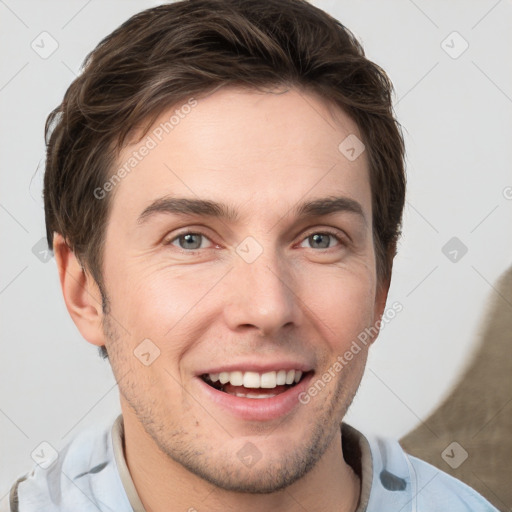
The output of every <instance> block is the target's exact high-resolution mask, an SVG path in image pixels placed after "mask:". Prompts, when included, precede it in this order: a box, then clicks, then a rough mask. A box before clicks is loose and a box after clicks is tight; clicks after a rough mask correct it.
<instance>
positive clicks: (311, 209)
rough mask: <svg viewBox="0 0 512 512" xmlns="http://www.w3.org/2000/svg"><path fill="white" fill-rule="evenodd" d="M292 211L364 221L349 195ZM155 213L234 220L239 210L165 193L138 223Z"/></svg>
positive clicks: (323, 200)
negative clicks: (349, 216) (343, 214)
mask: <svg viewBox="0 0 512 512" xmlns="http://www.w3.org/2000/svg"><path fill="white" fill-rule="evenodd" d="M291 211H292V214H293V215H295V216H296V217H298V218H299V219H302V218H310V217H321V216H324V215H331V214H334V213H339V212H347V213H354V214H356V215H359V216H361V217H362V219H363V220H364V222H365V223H367V221H366V217H365V215H364V211H363V208H362V206H361V204H360V203H358V202H357V201H356V200H354V199H351V198H349V197H333V196H330V197H323V198H319V199H314V200H311V201H306V202H303V203H300V204H298V205H296V206H295V207H294V208H292V209H291ZM157 213H166V214H177V215H188V216H204V217H212V218H218V219H222V220H225V221H229V222H233V223H235V222H237V220H238V219H239V216H238V212H237V211H236V210H235V209H234V208H232V207H231V206H229V205H226V204H223V203H217V202H215V201H210V200H207V199H194V198H190V199H189V198H184V197H169V196H166V197H161V198H159V199H156V200H155V201H153V202H152V203H151V204H150V205H149V206H148V207H146V208H145V209H144V210H143V211H142V213H141V214H140V215H139V217H138V219H137V223H138V224H143V223H145V222H147V221H148V220H149V219H150V218H151V217H153V216H154V215H156V214H157Z"/></svg>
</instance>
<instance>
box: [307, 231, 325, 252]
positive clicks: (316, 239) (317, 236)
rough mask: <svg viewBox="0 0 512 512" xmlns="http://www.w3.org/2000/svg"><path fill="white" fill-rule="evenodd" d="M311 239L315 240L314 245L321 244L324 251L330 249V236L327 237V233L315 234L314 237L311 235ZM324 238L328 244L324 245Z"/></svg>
mask: <svg viewBox="0 0 512 512" xmlns="http://www.w3.org/2000/svg"><path fill="white" fill-rule="evenodd" d="M310 238H312V239H313V244H317V243H320V245H321V246H322V249H326V248H328V247H329V235H326V234H325V233H315V234H314V235H311V237H310ZM322 238H323V239H324V241H325V242H327V243H324V244H322V243H321V241H322Z"/></svg>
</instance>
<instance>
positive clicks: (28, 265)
mask: <svg viewBox="0 0 512 512" xmlns="http://www.w3.org/2000/svg"><path fill="white" fill-rule="evenodd" d="M157 3H159V2H148V1H142V0H139V1H134V0H132V1H127V0H123V1H109V2H106V1H104V2H100V1H98V0H92V1H88V2H87V1H75V0H72V1H67V2H63V1H62V2H56V1H45V2H37V1H35V0H34V1H23V0H17V1H15V0H4V1H0V41H1V48H2V54H3V55H2V61H1V68H0V112H1V117H0V119H1V134H0V140H1V144H2V146H1V147H2V151H1V152H0V173H1V188H0V229H1V233H2V244H1V246H0V251H1V265H0V271H1V274H0V307H1V324H0V337H1V338H0V339H1V357H0V376H1V377H0V378H1V387H0V432H1V435H0V499H1V498H2V497H3V496H4V495H5V494H6V493H7V492H8V488H9V486H10V484H11V483H12V481H13V480H14V478H15V477H17V476H19V475H21V474H23V473H25V472H27V471H28V470H29V469H30V467H31V466H32V465H33V461H32V459H31V458H30V453H31V452H32V451H33V450H34V448H36V446H38V445H39V443H40V442H42V441H47V442H49V443H50V444H51V445H52V446H54V447H55V448H56V449H57V450H59V449H60V448H61V447H63V446H64V444H65V443H66V442H67V441H68V440H69V439H70V438H71V437H72V436H73V434H74V433H76V432H77V431H79V430H81V429H83V428H86V427H87V426H88V425H91V424H93V423H95V422H98V421H104V420H110V419H113V418H114V417H115V416H117V414H118V413H119V411H120V409H119V399H118V391H117V386H116V383H115V381H114V379H113V377H112V374H111V371H110V368H109V365H108V362H106V361H103V360H101V359H100V358H99V356H98V355H97V351H96V348H95V347H93V346H92V345H89V344H88V343H87V342H85V341H84V340H83V339H82V338H81V336H80V334H79V333H78V331H77V329H76V327H75V326H74V324H73V322H72V321H71V319H70V317H69V315H68V313H67V311H66V308H65V306H64V302H63V299H62V296H61V292H60V287H59V283H58V276H57V270H56V266H55V262H54V259H53V258H52V259H51V260H50V261H49V262H47V263H43V262H42V261H40V260H39V259H38V258H37V257H36V256H35V255H34V254H33V252H32V248H33V247H34V245H35V244H37V243H38V242H39V241H40V240H41V238H42V237H43V236H44V233H45V229H44V212H43V202H42V198H41V190H42V177H43V170H44V169H43V164H44V141H43V129H44V122H45V118H46V116H47V115H48V113H49V112H50V110H51V109H53V108H54V107H55V106H56V105H57V104H58V103H59V102H60V101H61V100H62V97H63V95H64V92H65V90H66V88H67V86H68V85H69V84H70V82H71V81H72V80H73V78H74V77H75V75H76V74H77V73H78V72H79V68H80V64H81V62H82V61H83V59H84V57H85V55H86V54H87V53H88V52H89V51H90V50H92V49H93V48H94V46H95V45H96V44H97V43H98V42H99V41H100V39H101V38H103V37H104V36H105V35H107V34H108V33H109V32H111V31H112V30H113V29H114V28H116V27H117V26H118V25H119V24H120V23H122V22H123V21H125V20H126V19H127V18H128V17H129V16H131V15H132V14H134V13H136V12H138V11H140V10H142V9H144V8H147V7H151V6H153V5H156V4H157ZM314 3H315V5H317V6H319V7H321V8H323V9H325V10H327V11H328V12H330V13H331V14H333V15H334V16H336V17H337V18H338V19H340V21H341V22H342V23H343V24H345V25H346V26H347V27H348V28H350V29H351V30H352V31H353V32H354V33H355V34H356V36H357V37H358V38H359V39H360V40H361V42H362V43H363V45H364V47H365V50H366V53H367V55H368V56H369V58H370V59H372V60H374V61H375V62H377V63H378V64H380V65H381V66H382V67H383V68H384V69H385V70H386V71H387V72H388V74H389V76H390V78H391V79H392V81H393V83H394V85H395V88H396V97H395V104H396V112H397V116H398V118H399V120H400V122H401V124H402V125H403V127H404V133H405V137H406V145H407V153H408V196H407V206H406V210H405V222H404V236H403V239H402V241H401V243H400V247H399V255H398V257H397V259H396V262H395V268H394V278H393V284H392V287H391V292H390V297H389V305H391V304H392V303H393V302H394V301H399V302H400V303H401V304H402V305H403V311H402V312H401V313H400V314H399V315H398V316H397V317H396V318H395V319H394V320H393V321H392V322H391V323H390V324H389V325H387V326H386V328H385V329H384V331H383V332H382V334H381V336H380V338H379V339H378V341H377V342H376V344H375V345H374V346H373V348H372V349H371V355H370V359H369V363H368V368H367V371H366V375H365V377H364V380H363V384H362V387H361V389H360V392H359V394H358V395H357V397H356V399H355V402H354V404H353V406H352V408H351V410H350V411H349V416H348V417H347V421H348V422H349V423H352V424H353V425H354V426H356V427H357V428H360V429H361V430H363V431H365V432H370V433H373V432H378V433H380V434H382V435H386V436H392V437H400V436H402V435H404V434H405V433H407V432H408V431H409V430H411V429H412V428H414V427H415V426H416V425H417V424H418V423H419V422H420V421H421V420H422V419H425V418H426V416H427V415H428V414H429V412H431V411H432V410H433V409H434V408H435V407H436V405H437V404H439V402H440V401H441V399H442V398H443V396H445V395H446V394H447V392H448V391H449V390H450V387H451V386H452V385H453V384H454V383H455V382H456V380H457V378H458V376H460V374H461V372H462V371H463V369H464V367H465V365H467V363H468V361H469V357H470V355H471V353H472V351H473V350H474V347H475V341H476V332H477V328H478V326H479V324H480V322H481V317H482V312H483V307H484V305H485V303H486V301H487V299H488V297H489V296H490V295H491V294H493V293H495V292H494V291H493V288H492V285H493V284H494V283H495V281H496V279H497V278H498V277H499V275H500V274H501V273H502V272H503V271H504V270H505V269H506V268H507V267H508V266H509V265H510V263H511V259H512V258H511V249H512V229H511V227H512V200H510V199H507V198H506V197H505V196H506V193H505V194H504V190H509V191H510V189H507V187H510V186H512V173H511V171H510V163H511V162H512V144H511V135H512V115H511V114H512V67H511V65H510V62H511V59H510V57H511V55H510V48H512V32H511V31H510V26H512V5H511V3H510V1H508V2H507V1H504V0H502V1H496V0H489V1H488V0H485V1H484V0H482V1H478V2H477V1H473V2H468V1H462V0H459V1H452V2H443V1H440V0H438V1H430V2H426V1H421V2H420V1H419V0H416V1H415V2H413V1H412V0H410V1H409V0H400V1H399V0H396V1H393V2H390V1H388V2H379V1H358V2H355V1H353V2H347V1H330V2H326V1H316V2H314ZM43 31H46V32H48V33H49V34H51V37H52V38H53V39H55V40H56V41H57V43H58V48H57V50H56V51H55V52H54V53H53V54H52V55H51V56H49V57H48V58H47V59H43V58H41V57H40V56H39V55H38V54H37V53H36V52H35V51H34V50H33V49H32V48H31V43H32V41H34V40H36V42H37V41H40V37H41V36H39V35H40V34H41V32H43ZM454 31H456V32H458V33H459V34H460V36H461V37H462V38H463V39H464V40H465V41H467V43H468V44H469V47H468V49H467V50H466V51H465V52H464V53H462V54H461V55H460V56H458V58H455V59H454V58H452V57H451V56H449V55H448V54H447V53H446V52H445V50H444V49H443V47H442V42H443V41H444V40H446V42H445V43H444V46H446V45H447V46H449V47H452V48H451V49H449V48H448V49H449V50H450V51H451V52H452V54H455V53H458V52H459V51H460V50H461V49H462V48H463V45H464V40H462V39H461V37H459V36H457V35H451V36H450V37H449V38H448V39H446V38H447V36H449V35H450V34H452V32H454ZM44 37H47V36H44ZM48 42H50V40H48ZM45 47H46V48H49V46H45ZM508 197H509V198H510V194H509V195H508ZM452 237H457V238H459V239H460V240H461V241H462V242H463V243H464V244H465V245H466V246H467V248H468V252H467V254H465V255H464V256H463V257H462V258H460V259H459V261H457V262H456V263H454V262H452V261H450V260H449V259H448V258H447V257H446V256H445V255H444V254H443V253H442V251H441V249H442V247H443V246H444V245H445V244H446V243H447V242H448V240H450V239H451V238H452ZM504 385H510V383H504Z"/></svg>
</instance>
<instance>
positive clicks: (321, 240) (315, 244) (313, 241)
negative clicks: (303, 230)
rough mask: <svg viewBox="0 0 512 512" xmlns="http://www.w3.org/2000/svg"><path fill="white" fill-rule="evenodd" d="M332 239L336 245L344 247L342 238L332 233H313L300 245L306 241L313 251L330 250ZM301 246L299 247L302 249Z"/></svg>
mask: <svg viewBox="0 0 512 512" xmlns="http://www.w3.org/2000/svg"><path fill="white" fill-rule="evenodd" d="M332 239H334V240H336V242H337V243H338V245H340V246H342V245H344V240H343V238H342V236H341V235H340V234H339V233H337V232H332V231H315V232H314V233H311V234H310V235H308V236H307V237H306V238H305V239H304V241H303V242H302V244H303V243H304V242H306V241H307V242H308V243H309V244H310V245H311V247H312V248H313V249H330V248H331V247H332V244H331V241H332ZM302 244H301V247H303V245H302Z"/></svg>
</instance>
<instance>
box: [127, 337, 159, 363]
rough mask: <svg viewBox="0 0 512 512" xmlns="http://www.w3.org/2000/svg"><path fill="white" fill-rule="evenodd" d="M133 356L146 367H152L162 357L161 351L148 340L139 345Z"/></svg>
mask: <svg viewBox="0 0 512 512" xmlns="http://www.w3.org/2000/svg"><path fill="white" fill-rule="evenodd" d="M133 354H134V355H135V357H136V358H137V359H138V360H139V361H140V362H141V363H142V364H143V365H144V366H150V365H152V364H153V363H154V361H155V360H156V359H157V358H158V357H159V356H160V349H159V348H158V347H157V346H156V345H155V344H154V343H153V342H152V341H151V340H150V339H149V338H146V339H144V340H142V341H141V342H140V343H139V344H138V345H137V347H136V348H135V350H134V351H133Z"/></svg>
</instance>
